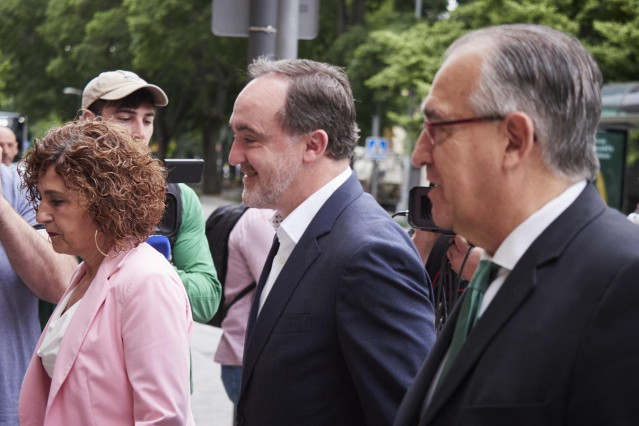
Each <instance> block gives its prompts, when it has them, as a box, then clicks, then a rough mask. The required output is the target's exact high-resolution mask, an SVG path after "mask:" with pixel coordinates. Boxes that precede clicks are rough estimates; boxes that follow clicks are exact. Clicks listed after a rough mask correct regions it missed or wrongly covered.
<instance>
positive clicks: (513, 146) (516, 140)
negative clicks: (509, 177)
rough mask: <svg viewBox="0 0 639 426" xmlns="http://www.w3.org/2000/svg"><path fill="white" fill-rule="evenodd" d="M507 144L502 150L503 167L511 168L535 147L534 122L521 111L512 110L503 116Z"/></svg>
mask: <svg viewBox="0 0 639 426" xmlns="http://www.w3.org/2000/svg"><path fill="white" fill-rule="evenodd" d="M503 125H504V129H505V132H506V136H507V138H508V144H507V145H506V150H505V151H504V167H505V168H513V167H516V166H517V165H519V164H520V163H521V162H522V161H523V160H524V159H525V158H526V157H528V156H529V155H530V153H531V151H532V150H533V148H534V147H535V124H534V123H533V121H532V119H531V118H530V117H529V116H528V115H527V114H525V113H523V112H513V113H511V114H508V115H507V116H506V118H504V123H503Z"/></svg>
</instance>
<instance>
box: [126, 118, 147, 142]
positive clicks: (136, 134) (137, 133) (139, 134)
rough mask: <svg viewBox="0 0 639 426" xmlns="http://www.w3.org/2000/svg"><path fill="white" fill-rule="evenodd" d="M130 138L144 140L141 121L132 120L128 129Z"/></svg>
mask: <svg viewBox="0 0 639 426" xmlns="http://www.w3.org/2000/svg"><path fill="white" fill-rule="evenodd" d="M129 130H130V131H131V136H133V138H135V139H144V127H143V124H142V122H141V121H137V120H133V121H132V122H131V126H130V128H129Z"/></svg>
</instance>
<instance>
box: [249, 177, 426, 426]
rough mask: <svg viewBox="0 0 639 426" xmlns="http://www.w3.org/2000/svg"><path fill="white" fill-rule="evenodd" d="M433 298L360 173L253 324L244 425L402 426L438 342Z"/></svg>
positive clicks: (316, 226) (303, 242) (302, 245)
mask: <svg viewBox="0 0 639 426" xmlns="http://www.w3.org/2000/svg"><path fill="white" fill-rule="evenodd" d="M268 271H269V268H268V267H265V270H264V271H263V273H262V277H261V278H260V283H259V285H263V283H264V281H265V280H266V277H267V275H268ZM429 296H430V289H429V288H428V286H427V283H426V275H425V271H424V267H423V264H422V263H421V260H420V258H419V255H418V253H417V251H416V250H415V247H414V246H413V244H412V242H411V241H410V239H409V238H408V236H407V233H406V232H405V231H404V230H403V229H402V228H401V227H400V226H399V225H397V223H395V222H394V221H393V220H392V219H391V217H390V215H389V214H388V213H387V212H385V211H384V210H383V209H382V208H381V207H380V206H379V205H378V204H377V202H376V201H375V200H374V199H373V198H372V197H371V196H370V195H369V194H364V193H363V191H362V188H361V185H360V183H359V182H358V181H357V178H356V177H355V175H354V174H353V175H352V176H351V177H350V178H349V179H348V180H347V181H346V182H345V183H344V184H343V185H342V186H340V187H339V188H338V189H337V191H336V192H335V193H334V194H333V195H332V196H331V197H330V198H329V199H328V200H327V201H326V203H325V204H324V205H323V206H322V208H321V209H320V210H319V211H318V213H317V215H316V216H315V217H314V219H313V220H312V221H311V223H310V225H309V227H308V228H307V229H306V231H305V233H304V234H303V236H302V237H301V239H300V241H299V243H298V244H297V245H296V247H295V249H294V250H293V252H292V254H291V256H290V257H289V259H288V260H287V262H286V264H285V265H284V268H283V269H282V271H281V273H280V274H279V276H278V278H277V280H276V281H275V284H274V286H273V288H272V290H271V292H270V293H269V295H268V298H267V299H266V301H265V303H264V306H263V307H262V310H261V312H260V314H259V317H258V318H257V321H255V323H254V324H252V323H251V322H249V327H248V330H247V337H246V342H245V350H244V363H243V366H244V367H243V375H242V389H241V392H240V397H239V401H238V404H237V424H238V425H244V424H246V425H258V426H286V425H292V426H301V425H304V426H312V425H322V426H326V425H331V426H339V425H344V426H346V425H348V426H357V425H389V424H391V423H392V421H393V418H394V416H395V413H396V412H397V408H398V407H399V403H400V402H401V399H402V397H403V396H404V393H405V391H406V389H407V388H408V385H409V384H410V382H411V380H412V379H413V377H414V376H415V374H417V371H418V369H419V367H420V365H421V364H422V363H423V361H424V359H425V357H426V355H427V354H428V351H429V350H430V348H431V346H432V344H433V342H434V340H435V331H434V324H433V308H432V304H431V302H430V297H429ZM257 304H258V299H257V297H256V298H255V299H254V301H253V307H252V309H253V310H255V309H256V308H257ZM254 314H255V313H254V312H252V315H253V316H254Z"/></svg>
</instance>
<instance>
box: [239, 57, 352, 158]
mask: <svg viewBox="0 0 639 426" xmlns="http://www.w3.org/2000/svg"><path fill="white" fill-rule="evenodd" d="M248 71H249V75H250V77H251V78H253V79H256V78H258V77H262V76H265V75H267V74H275V75H280V76H282V77H284V78H286V79H287V81H288V90H287V94H286V103H285V105H284V108H283V109H282V111H280V113H279V115H280V119H281V124H282V128H283V129H284V130H285V131H287V132H288V133H290V134H291V135H294V136H295V135H304V134H308V133H310V132H312V131H314V130H318V129H322V130H324V131H325V132H326V133H327V134H328V146H327V149H326V151H327V155H328V156H329V157H330V158H333V159H336V160H337V159H342V158H350V157H351V156H352V155H353V150H354V149H355V147H356V146H357V140H358V138H359V127H358V126H357V123H356V121H355V100H354V99H353V92H352V91H351V86H350V84H349V82H348V77H347V76H346V73H345V72H344V70H343V69H341V68H339V67H336V66H334V65H330V64H326V63H320V62H315V61H311V60H307V59H283V60H279V61H271V60H269V59H268V58H258V59H256V60H254V61H253V63H251V64H250V65H249V67H248Z"/></svg>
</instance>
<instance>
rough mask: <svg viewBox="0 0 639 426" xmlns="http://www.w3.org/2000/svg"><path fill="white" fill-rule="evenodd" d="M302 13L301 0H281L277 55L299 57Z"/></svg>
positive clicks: (280, 56)
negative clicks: (298, 32) (299, 23)
mask: <svg viewBox="0 0 639 426" xmlns="http://www.w3.org/2000/svg"><path fill="white" fill-rule="evenodd" d="M299 15H300V2H299V0H279V8H278V16H277V48H276V52H277V57H278V58H280V59H296V58H297V27H298V22H299Z"/></svg>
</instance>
